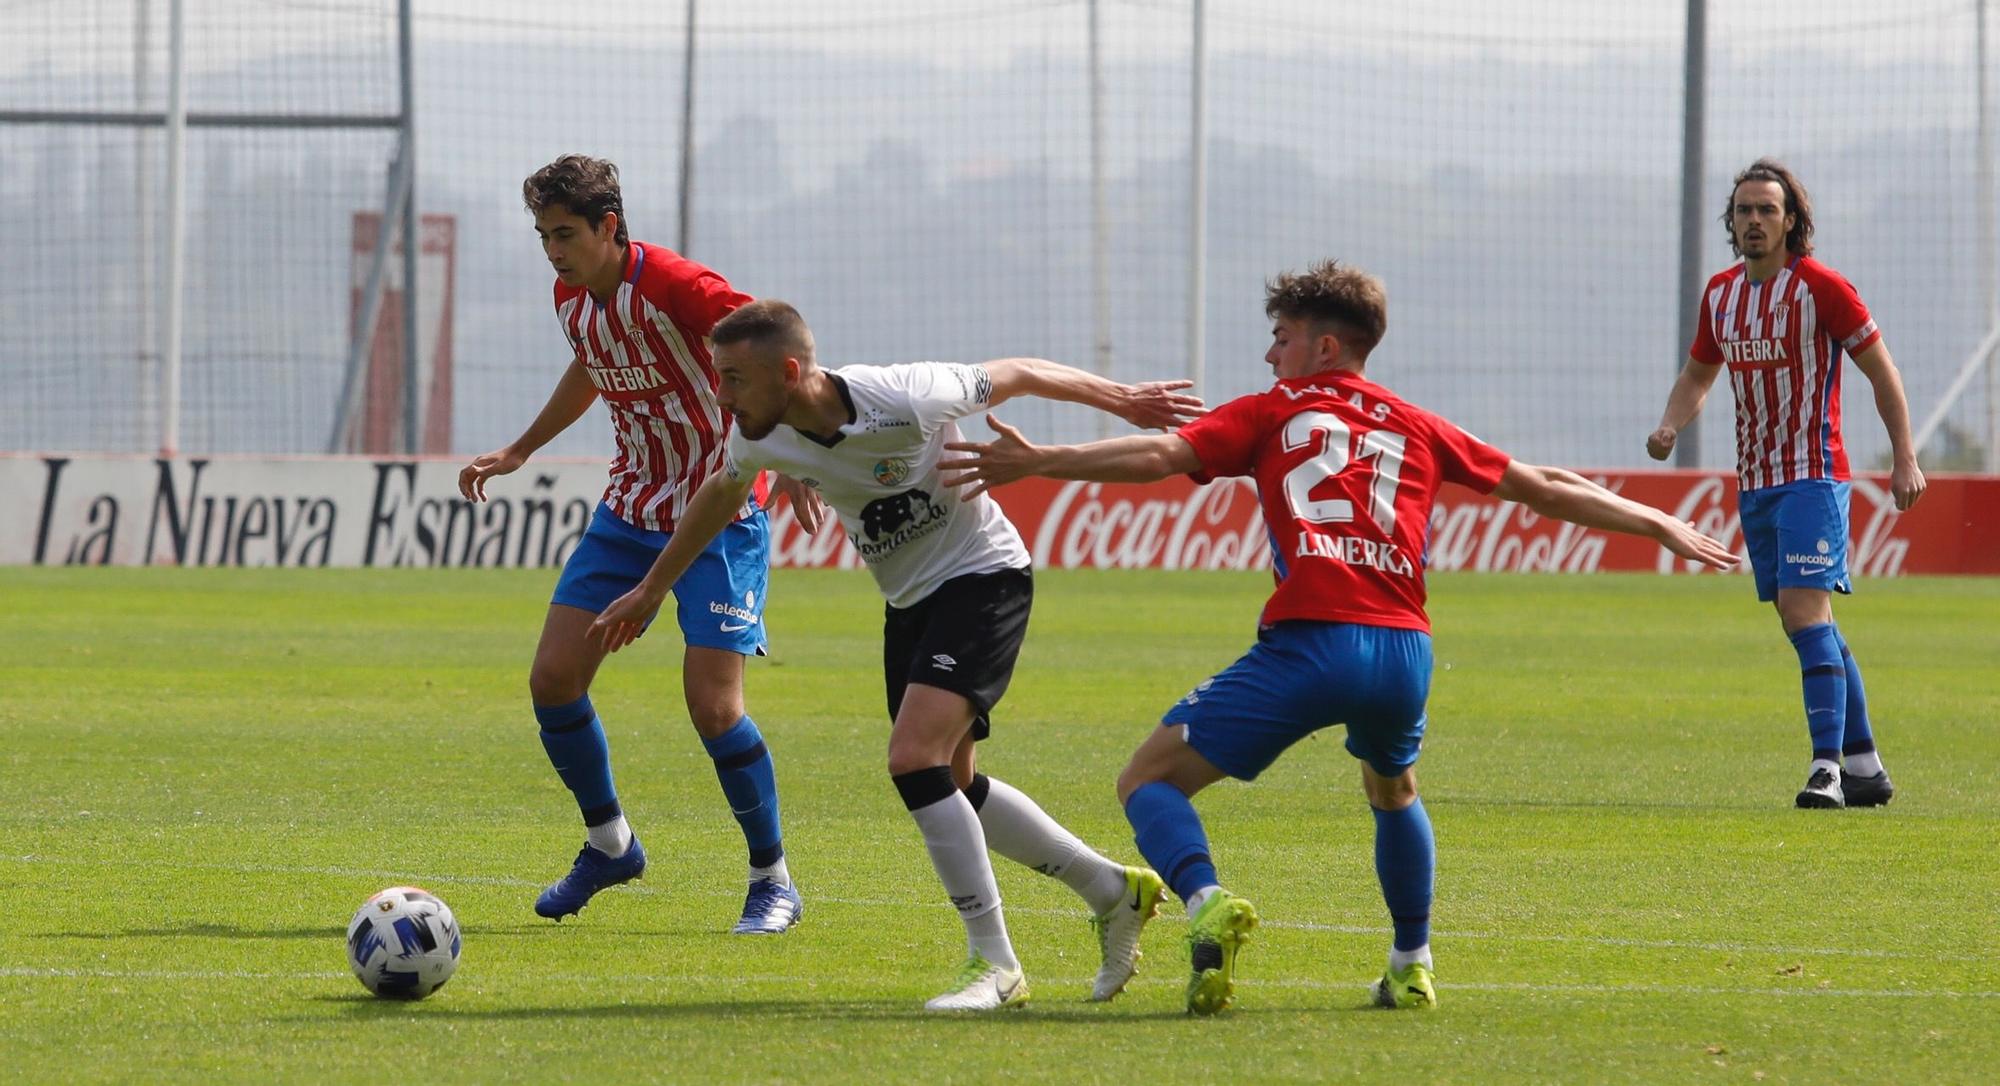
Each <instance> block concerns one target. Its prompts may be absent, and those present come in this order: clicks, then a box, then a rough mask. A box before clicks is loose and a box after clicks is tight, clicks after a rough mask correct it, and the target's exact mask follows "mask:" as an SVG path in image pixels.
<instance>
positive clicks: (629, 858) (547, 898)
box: [535, 837, 646, 921]
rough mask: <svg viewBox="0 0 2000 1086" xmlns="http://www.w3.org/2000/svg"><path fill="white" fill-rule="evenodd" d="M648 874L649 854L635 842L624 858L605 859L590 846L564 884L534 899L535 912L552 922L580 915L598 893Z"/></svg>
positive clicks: (564, 877)
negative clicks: (574, 914) (647, 857)
mask: <svg viewBox="0 0 2000 1086" xmlns="http://www.w3.org/2000/svg"><path fill="white" fill-rule="evenodd" d="M645 871H646V850H645V849H644V848H642V847H640V845H639V839H638V838H637V837H634V838H632V847H630V848H628V849H626V850H625V854H624V855H623V856H615V857H614V856H606V855H605V854H604V853H602V852H599V851H598V850H597V849H594V848H592V847H590V846H589V845H585V846H583V849H582V851H580V852H578V853H577V854H576V863H575V864H573V865H571V867H570V869H569V874H567V875H564V876H563V877H562V881H561V882H558V883H556V884H555V885H554V886H551V887H549V888H548V889H546V890H544V891H542V896H541V897H538V898H536V899H535V912H536V913H538V914H539V915H542V916H546V917H548V918H549V919H551V920H556V921H560V920H562V918H563V917H565V916H569V915H570V914H572V913H575V912H579V911H581V910H582V909H583V907H584V906H585V905H588V904H589V903H590V899H591V898H592V897H593V896H594V895H596V893H597V892H598V891H599V890H603V889H607V888H609V887H613V886H616V885H618V884H619V883H621V882H630V881H632V880H633V879H636V878H638V877H639V876H640V875H642V874H644V873H645Z"/></svg>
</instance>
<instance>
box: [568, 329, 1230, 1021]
mask: <svg viewBox="0 0 2000 1086" xmlns="http://www.w3.org/2000/svg"><path fill="white" fill-rule="evenodd" d="M714 341H715V355H716V359H715V360H716V366H717V368H718V369H719V370H720V371H721V374H722V384H721V388H720V391H719V393H718V399H719V401H720V402H721V404H722V405H723V407H725V408H726V409H728V410H729V411H731V412H732V413H733V414H734V415H735V418H736V432H735V433H734V434H732V435H731V436H730V439H729V463H728V466H727V468H726V469H725V470H724V471H721V472H718V473H716V474H714V475H712V476H710V477H709V479H708V481H706V482H704V483H703V484H702V486H701V490H700V491H698V492H697V493H696V494H695V497H694V500H693V501H692V502H690V503H689V505H688V509H687V513H686V515H685V516H684V517H683V518H682V521H681V530H680V532H679V533H678V534H677V535H676V536H675V538H674V540H673V542H672V543H670V544H668V546H667V548H666V550H664V551H662V552H661V553H660V559H659V561H658V562H657V563H656V564H655V565H654V567H653V571H652V572H651V573H650V574H648V575H647V576H646V578H645V579H644V580H642V581H641V582H640V583H639V586H638V587H637V588H635V589H633V591H632V592H631V594H629V595H627V596H626V597H625V598H624V599H621V600H619V601H617V602H616V603H613V604H612V605H611V606H610V607H608V608H606V609H605V611H604V613H603V614H602V615H601V616H599V617H598V620H597V623H596V626H595V627H594V628H595V629H596V630H597V631H599V632H600V633H601V634H602V635H603V636H604V637H605V639H606V645H607V647H608V648H609V649H610V650H611V651H614V652H615V651H617V649H618V648H620V647H621V646H623V645H624V644H626V643H628V642H629V641H630V639H631V638H632V637H633V636H635V635H636V634H637V633H638V622H639V620H640V619H641V618H643V616H645V615H646V614H648V613H650V612H651V610H652V608H654V607H656V606H658V604H659V601H660V600H661V599H662V598H663V593H664V592H665V591H666V586H667V585H669V584H671V583H673V581H674V580H675V578H677V577H679V576H680V575H681V570H682V569H684V568H686V565H687V563H688V562H689V561H691V560H692V559H693V557H694V556H695V555H696V554H697V553H698V552H699V551H700V549H701V547H702V545H703V543H704V542H705V541H706V540H707V539H708V538H709V537H710V536H711V535H713V534H714V533H716V532H718V531H721V530H722V528H723V526H724V525H726V524H727V523H728V521H729V517H730V513H731V511H732V510H733V509H735V508H736V506H737V505H738V504H740V503H741V502H742V501H743V500H744V497H745V495H747V494H748V493H749V491H750V486H751V481H752V480H753V479H754V478H755V477H756V474H757V472H758V471H760V470H764V469H770V470H774V471H782V472H785V473H787V474H789V475H791V476H793V477H794V478H797V479H798V480H799V481H800V482H802V483H804V484H805V485H807V486H810V487H813V488H815V489H817V490H818V491H819V492H820V495H821V496H822V497H823V498H824V499H825V500H826V502H827V504H828V505H829V506H831V507H832V508H833V510H834V512H835V513H836V514H837V515H838V516H839V518H840V521H841V524H842V526H843V527H845V529H846V530H847V533H848V537H849V538H850V539H851V540H852V541H853V543H854V547H855V549H856V550H857V551H859V552H860V555H861V558H862V560H863V561H865V562H866V563H867V565H868V570H869V572H870V573H872V574H873V575H874V577H875V581H876V584H877V585H878V586H879V587H880V588H881V590H882V595H883V596H884V597H885V598H886V599H887V601H888V607H887V611H886V615H885V618H884V623H883V627H884V629H883V648H882V659H883V666H884V679H885V680H886V684H887V689H888V707H889V716H890V718H891V719H892V721H893V722H894V723H893V726H892V728H891V730H890V734H889V773H890V775H891V777H892V778H893V779H894V781H895V784H896V790H897V792H898V793H900V794H901V796H902V799H903V804H904V806H905V807H906V808H907V809H908V810H909V812H910V815H911V817H912V818H914V819H915V820H916V823H917V827H918V829H919V830H920V831H921V832H922V834H923V839H924V845H925V847H926V848H927V849H928V850H929V852H930V856H931V864H932V866H933V867H935V868H936V870H937V873H938V877H939V879H940V880H941V881H942V882H943V883H944V889H945V893H946V894H947V895H948V896H949V897H950V898H951V902H952V904H953V905H954V906H956V907H957V909H958V914H959V918H960V919H961V920H962V921H964V923H965V930H966V937H967V942H968V944H969V953H968V955H967V959H966V962H965V964H964V966H963V967H962V968H961V969H960V971H959V974H958V978H957V980H956V981H955V982H954V983H953V985H952V987H951V989H950V990H948V991H946V992H945V993H943V994H942V995H939V996H937V997H936V998H934V999H932V1000H930V1001H929V1002H928V1003H926V1004H925V1006H926V1007H927V1008H928V1009H930V1010H968V1011H971V1010H991V1009H994V1008H998V1007H1008V1006H1019V1005H1020V1004H1022V1003H1025V1002H1026V1001H1027V998H1028V984H1027V978H1026V976H1025V975H1024V973H1023V970H1022V968H1021V963H1020V960H1019V959H1018V958H1017V957H1016V956H1015V954H1014V947H1013V945H1012V943H1011V942H1010V941H1009V940H1008V938H1007V925H1006V922H1005V920H1004V919H1003V917H1002V915H1001V908H1000V891H999V888H998V887H997V886H996V885H995V882H994V877H993V866H992V862H991V861H990V860H989V859H988V857H987V849H988V848H991V849H993V850H994V851H995V852H998V853H1000V854H1001V855H1002V856H1005V857H1007V858H1008V859H1010V860H1013V861H1015V862H1017V863H1020V864H1024V865H1026V866H1028V867H1031V868H1033V869H1035V870H1037V871H1040V872H1042V873H1044V874H1047V875H1052V876H1054V877H1056V878H1058V879H1061V880H1062V881H1063V882H1064V883H1065V884H1066V885H1068V886H1069V887H1070V888H1071V889H1072V890H1075V891H1076V892H1077V894H1078V895H1079V896H1081V897H1082V898H1083V899H1084V901H1085V902H1087V903H1088V905H1089V907H1090V910H1091V912H1092V914H1093V924H1094V926H1095V927H1096V929H1097V935H1098V942H1099V948H1100V950H1101V952H1102V954H1103V964H1102V966H1101V967H1100V968H1099V970H1098V973H1097V977H1096V980H1095V982H1094V985H1093V987H1092V991H1091V998H1092V999H1095V1000H1105V999H1110V998H1112V997H1113V996H1115V995H1117V994H1118V993H1119V992H1120V991H1121V990H1123V989H1124V987H1125V984H1126V982H1127V981H1128V980H1130V979H1131V977H1132V974H1133V972H1134V971H1135V970H1136V968H1137V965H1138V959H1139V932H1140V929H1141V928H1142V927H1143V926H1144V925H1145V923H1146V921H1147V920H1148V919H1150V918H1151V917H1152V916H1153V915H1155V914H1156V913H1157V912H1158V908H1159V902H1160V898H1161V896H1162V894H1163V893H1164V884H1163V883H1162V881H1161V879H1160V877H1159V876H1158V875H1157V874H1155V873H1153V872H1152V871H1151V870H1148V869H1146V868H1141V867H1127V866H1124V865H1121V864H1117V863H1113V862H1112V861H1110V860H1108V859H1106V858H1104V857H1103V856H1101V855H1099V854H1098V853H1096V852H1095V851H1092V850H1091V849H1090V848H1089V847H1088V846H1086V845H1085V844H1084V843H1083V842H1082V841H1080V840H1078V839H1077V837H1076V835H1074V834H1072V833H1070V832H1069V831H1068V830H1066V829H1064V828H1063V827H1062V826H1061V825H1060V824H1058V823H1057V822H1056V821H1055V820H1054V819H1053V818H1051V817H1049V815H1048V814H1047V813H1045V812H1044V811H1043V810H1042V809H1041V808H1040V807H1039V806H1037V805H1036V804H1035V802H1034V801H1033V800H1031V799H1029V798H1028V797H1027V796H1025V795H1023V794H1022V793H1021V792H1020V791H1019V790H1017V789H1015V788H1012V787H1010V786H1008V785H1007V784H1005V783H1004V782H1001V781H999V780H995V779H993V778H991V777H988V776H986V775H985V774H983V773H980V772H978V770H977V768H976V767H975V765H974V747H973V744H974V742H975V741H976V740H978V739H981V738H984V737H985V736H986V735H987V734H988V731H989V729H990V720H989V714H990V713H991V712H992V709H993V707H994V705H995V704H997V703H998V702H999V700H1000V697H1001V695H1002V694H1003V693H1005V692H1006V689H1007V684H1008V681H1009V679H1011V678H1012V675H1013V670H1014V661H1015V657H1016V656H1017V655H1018V654H1019V652H1020V648H1021V640H1022V636H1023V634H1025V632H1026V630H1027V625H1028V610H1029V606H1030V603H1031V601H1032V599H1033V596H1034V582H1033V578H1032V576H1031V575H1030V572H1029V558H1028V552H1027V549H1026V547H1024V546H1023V545H1022V543H1021V537H1020V534H1019V533H1018V532H1016V531H1015V530H1014V526H1013V524H1011V523H1009V522H1008V520H1007V518H1006V515H1005V514H1003V513H1002V512H1001V510H1000V507H999V505H998V504H997V503H995V502H994V501H993V500H992V499H990V498H989V499H985V500H983V501H977V502H972V503H967V504H961V503H960V502H959V501H958V500H957V499H956V498H954V497H953V496H952V495H950V494H948V493H946V488H945V484H944V482H943V480H942V479H941V478H940V477H939V475H938V469H937V462H938V457H939V454H940V451H941V450H942V449H943V447H944V443H945V442H947V441H954V440H957V438H958V426H957V423H956V420H957V419H960V418H963V417H964V416H966V415H969V414H973V413H975V412H978V411H984V410H986V409H987V408H989V407H992V406H993V405H995V404H998V403H1001V402H1004V401H1006V400H1008V399H1010V398H1012V397H1014V396H1022V395H1029V396H1040V397H1043V398H1045V399H1051V400H1066V401H1069V402H1073V403H1082V404H1088V405H1090V406H1092V407H1096V408H1098V409H1100V410H1104V411H1108V412H1110V413H1112V414H1115V415H1118V416H1119V417H1121V418H1123V419H1125V420H1126V421H1127V422H1130V423H1132V424H1133V425H1135V426H1170V425H1174V424H1176V423H1179V422H1181V421H1184V420H1186V419H1189V418H1192V417H1194V416H1195V415H1196V414H1197V413H1198V412H1199V410H1200V403H1201V401H1199V400H1197V399H1195V398H1194V397H1192V396H1188V395H1185V394H1183V393H1182V392H1180V390H1181V389H1183V388H1185V387H1187V384H1188V382H1186V381H1171V382H1154V383H1149V384H1143V385H1136V386H1132V385H1122V384H1117V383H1115V382H1112V381H1108V380H1105V379H1103V378H1100V377H1094V376H1092V375H1090V374H1087V373H1084V372H1083V371H1081V370H1076V369H1072V368H1070V367H1068V366H1063V365H1059V364H1057V363H1054V362H1047V361H1043V360H1040V359H1030V358H1007V359H1000V360H997V361H992V362H987V363H984V364H981V365H953V364H946V363H939V362H922V363H916V364H913V365H901V366H844V367H841V368H840V369H837V370H828V369H821V368H820V367H819V366H818V365H816V364H815V362H814V359H813V340H812V333H811V331H810V330H809V329H807V327H806V324H805V321H804V320H803V319H802V318H801V317H800V316H799V313H798V311H797V310H795V309H793V308H792V307H791V306H789V305H787V304H785V303H783V302H779V301H772V300H769V299H765V300H762V301H758V302H753V303H750V304H749V305H746V306H744V307H743V308H741V309H738V310H737V311H736V312H734V313H732V314H730V315H729V316H728V317H727V318H725V319H724V320H723V321H722V322H721V323H719V324H717V325H716V327H715V332H714Z"/></svg>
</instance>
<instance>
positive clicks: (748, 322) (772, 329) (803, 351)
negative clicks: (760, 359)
mask: <svg viewBox="0 0 2000 1086" xmlns="http://www.w3.org/2000/svg"><path fill="white" fill-rule="evenodd" d="M708 339H709V342H711V343H713V344H715V345H716V346H718V347H726V346H729V345H730V344H735V343H751V344H755V345H757V346H760V347H776V348H778V349H779V350H781V351H784V352H785V353H787V354H789V355H792V356H794V357H796V358H798V359H799V360H800V361H801V362H810V361H812V354H813V338H812V329H810V328H808V327H806V319H805V318H804V317H802V316H800V315H799V311H798V310H797V309H794V308H792V303H790V302H785V301H780V300H778V299H776V298H759V299H757V300H756V301H754V302H745V303H744V304H743V305H741V306H739V307H737V308H736V309H735V310H734V311H733V312H731V313H730V314H729V315H728V316H726V317H724V318H722V319H721V320H719V321H717V322H715V328H714V330H713V331H711V332H709V334H708Z"/></svg>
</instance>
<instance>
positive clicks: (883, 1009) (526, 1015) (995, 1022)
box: [293, 993, 1379, 1029]
mask: <svg viewBox="0 0 2000 1086" xmlns="http://www.w3.org/2000/svg"><path fill="white" fill-rule="evenodd" d="M449 1000H450V996H449V994H442V995H441V996H437V997H433V998H431V999H429V1000H425V1001H423V1002H422V1003H415V1004H413V1003H402V1002H396V1001H393V1000H384V999H376V998H374V997H373V996H369V995H366V994H363V993H355V994H353V995H339V996H334V995H325V996H317V997H315V998H314V1002H318V1003H329V1004H334V1005H336V1006H339V1007H341V1008H343V1009H344V1010H345V1011H346V1013H347V1014H348V1015H349V1016H350V1017H354V1018H361V1019H368V1020H374V1019H378V1018H395V1019H407V1018H408V1017H409V1016H411V1015H413V1014H422V1015H425V1016H427V1017H428V1016H435V1017H438V1018H441V1019H445V1020H448V1021H458V1022H468V1021H470V1022H515V1021H536V1022H547V1021H550V1020H560V1019H569V1020H579V1021H615V1020H630V1021H658V1020H666V1019H717V1020H727V1019H732V1018H756V1019H758V1020H759V1021H768V1020H770V1019H772V1018H778V1019H788V1020H798V1021H812V1022H823V1021H827V1020H837V1021H843V1022H936V1023H939V1024H940V1025H943V1026H946V1027H950V1026H953V1025H957V1026H965V1027H972V1026H978V1027H989V1026H997V1027H999V1028H1002V1029H1005V1028H1009V1027H1014V1026H1028V1025H1033V1026H1037V1027H1043V1026H1051V1025H1061V1026H1072V1025H1073V1026H1081V1027H1088V1028H1097V1027H1101V1026H1103V1025H1104V1024H1105V1023H1106V1022H1107V1021H1119V1022H1147V1021H1152V1022H1181V1021H1190V1020H1191V1018H1190V1016H1189V1015H1188V1014H1187V1013H1186V1012H1185V1011H1169V1010H1159V1011H1140V1012H1137V1013H1129V1014H1128V1013H1123V1012H1119V1011H1112V1010H1108V1009H1107V1008H1104V1007H1101V1006H1097V1005H1093V1004H1087V1003H1082V1002H1074V1003H1070V1002H1060V1003H1059V1002H1046V1003H1044V1002H1035V1003H1031V1004H1029V1005H1028V1006H1026V1007H1023V1008H1020V1009H1018V1010H1010V1011H1000V1012H986V1013H958V1014H939V1013H936V1012H932V1011H926V1010H924V1008H923V1003H922V1001H921V1000H914V999H913V1000H907V1001H906V1000H900V999H899V1000H886V999H740V1000H712V999H711V1000H689V1001H687V1002H684V1003H669V1002H662V1001H658V1000H630V1001H626V1002H622V1003H595V1004H563V1005H559V1006H540V1007H475V1008H461V1007H455V1006H452V1005H451V1004H450V1002H449ZM1354 1013H1379V1011H1378V1009H1377V1008H1375V1007H1372V1006H1370V1005H1368V1004H1365V1003H1362V1004H1355V1005H1352V1006H1329V1007H1313V1008H1300V1007H1235V1008H1231V1009H1230V1010H1229V1011H1227V1012H1225V1013H1223V1014H1222V1015H1220V1016H1218V1017H1217V1018H1216V1019H1215V1021H1217V1022H1228V1021H1230V1020H1232V1019H1239V1018H1250V1019H1259V1020H1262V1019H1271V1018H1278V1017H1290V1018H1297V1017H1300V1016H1302V1015H1304V1016H1312V1017H1320V1016H1328V1015H1336V1014H1339V1015H1346V1014H1354ZM317 1020H318V1018H317V1016H313V1017H310V1018H295V1019H293V1021H317Z"/></svg>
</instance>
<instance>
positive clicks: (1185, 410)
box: [1112, 381, 1208, 430]
mask: <svg viewBox="0 0 2000 1086" xmlns="http://www.w3.org/2000/svg"><path fill="white" fill-rule="evenodd" d="M1193 387H1194V382H1193V381H1146V382H1143V383H1141V384H1136V385H1126V386H1125V388H1124V395H1123V396H1122V397H1121V400H1120V403H1119V404H1118V406H1117V407H1115V408H1113V409H1112V412H1113V413H1114V414H1116V415H1117V416H1118V417H1119V418H1121V419H1124V420H1125V421H1126V422H1129V423H1131V424H1132V425H1134V426H1137V427H1139V428H1140V429H1142V430H1168V429H1172V428H1173V427H1175V426H1179V425H1181V424H1182V423H1187V422H1193V421H1194V420H1196V419H1198V418H1200V417H1202V416H1203V415H1206V414H1208V408H1207V407H1205V406H1203V404H1202V402H1201V397H1200V396H1194V395H1190V394H1188V393H1186V392H1182V391H1181V390H1182V389H1184V388H1193Z"/></svg>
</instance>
